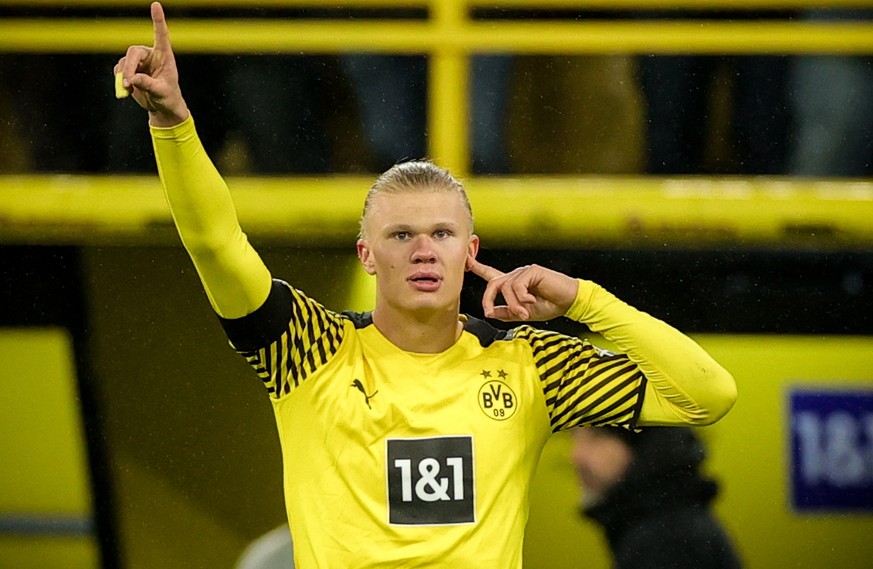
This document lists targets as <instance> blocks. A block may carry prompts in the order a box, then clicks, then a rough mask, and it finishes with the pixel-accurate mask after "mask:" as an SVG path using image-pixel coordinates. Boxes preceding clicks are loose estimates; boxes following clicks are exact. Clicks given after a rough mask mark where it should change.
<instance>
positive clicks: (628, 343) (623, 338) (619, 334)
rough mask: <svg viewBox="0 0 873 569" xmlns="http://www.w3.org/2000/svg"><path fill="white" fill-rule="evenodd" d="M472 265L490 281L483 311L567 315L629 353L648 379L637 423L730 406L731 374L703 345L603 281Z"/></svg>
mask: <svg viewBox="0 0 873 569" xmlns="http://www.w3.org/2000/svg"><path fill="white" fill-rule="evenodd" d="M468 268H469V270H470V271H472V272H473V273H475V274H477V275H479V276H480V277H482V278H484V279H485V280H487V281H488V285H487V287H486V289H485V293H484V295H483V299H482V306H483V308H484V311H485V316H488V317H490V318H497V319H499V320H504V321H519V320H521V321H524V320H540V321H542V320H548V319H551V318H555V317H557V316H561V315H565V316H567V317H568V318H571V319H573V320H576V321H577V322H582V323H583V324H585V325H587V326H588V327H589V328H590V329H591V331H592V332H598V333H600V334H602V335H603V337H604V338H606V339H607V340H609V341H611V342H614V343H615V344H616V346H618V348H619V349H620V350H621V351H622V352H623V353H625V354H627V356H628V358H630V360H631V361H633V362H634V363H635V364H636V365H637V367H639V369H640V371H642V372H643V375H645V376H646V379H647V380H648V381H647V383H646V391H645V395H644V398H643V406H642V409H641V411H640V416H639V421H638V422H637V425H638V426H653V425H677V424H691V425H708V424H711V423H714V422H715V421H717V420H719V419H720V418H721V417H723V416H724V415H725V414H726V413H727V412H728V411H729V410H730V409H731V407H732V406H733V404H734V401H735V400H736V396H737V388H736V383H735V382H734V379H733V377H732V376H731V374H730V373H728V371H727V370H725V369H724V368H723V367H722V366H721V365H719V364H718V363H717V362H716V361H715V360H714V359H713V358H712V357H711V356H710V355H709V354H708V353H707V352H706V351H705V350H704V349H703V348H701V347H700V346H699V345H698V344H697V343H695V342H694V341H693V340H692V339H691V338H689V337H688V336H686V335H685V334H683V333H681V332H679V331H678V330H676V329H675V328H673V327H672V326H670V325H669V324H667V323H665V322H663V321H661V320H659V319H657V318H654V317H653V316H651V315H649V314H646V313H645V312H641V311H639V310H637V309H636V308H634V307H632V306H630V305H628V304H626V303H624V302H622V301H621V300H619V299H618V298H616V297H615V296H613V295H612V294H610V293H609V292H607V291H606V290H604V289H603V288H602V287H600V286H599V285H597V284H595V283H593V282H591V281H585V280H578V279H573V278H571V277H568V276H567V275H564V274H562V273H559V272H557V271H553V270H551V269H546V268H544V267H540V266H537V265H531V266H527V267H521V268H519V269H516V270H514V271H512V272H509V273H502V272H501V271H499V270H497V269H494V268H493V267H489V266H487V265H483V264H482V263H479V262H478V261H470V262H469V266H468ZM498 293H499V294H501V295H502V296H503V297H504V300H505V301H506V304H505V305H503V306H495V304H494V303H495V299H496V298H497V295H498Z"/></svg>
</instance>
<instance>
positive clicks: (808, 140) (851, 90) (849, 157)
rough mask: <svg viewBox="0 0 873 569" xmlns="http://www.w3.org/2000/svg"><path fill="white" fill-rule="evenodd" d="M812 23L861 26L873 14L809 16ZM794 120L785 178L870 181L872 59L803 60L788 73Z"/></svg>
mask: <svg viewBox="0 0 873 569" xmlns="http://www.w3.org/2000/svg"><path fill="white" fill-rule="evenodd" d="M804 18H805V19H807V20H810V21H847V22H852V21H864V20H871V19H873V10H810V11H808V12H806V13H805V14H804ZM789 84H790V94H789V100H790V104H791V109H792V113H793V116H794V126H793V129H792V134H791V147H790V155H789V162H788V173H789V174H793V175H797V176H822V177H827V176H832V177H864V176H870V175H873V105H871V104H870V101H873V57H871V56H869V55H858V56H849V55H840V54H836V55H802V56H798V57H796V58H795V59H794V61H793V65H792V67H791V72H790V79H789Z"/></svg>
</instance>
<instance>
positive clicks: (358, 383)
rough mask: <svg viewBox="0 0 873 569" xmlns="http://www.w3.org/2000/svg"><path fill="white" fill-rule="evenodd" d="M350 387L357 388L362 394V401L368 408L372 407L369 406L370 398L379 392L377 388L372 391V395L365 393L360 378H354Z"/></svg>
mask: <svg viewBox="0 0 873 569" xmlns="http://www.w3.org/2000/svg"><path fill="white" fill-rule="evenodd" d="M352 387H354V388H355V389H357V390H358V391H360V392H361V393H363V394H364V403H366V404H367V407H368V408H370V409H372V407H371V406H370V399H372V398H373V397H375V396H376V394H377V393H379V390H378V389H377V390H376V391H374V392H373V393H372V395H367V390H366V389H364V384H363V383H361V380H360V379H356V380H354V381H353V382H352Z"/></svg>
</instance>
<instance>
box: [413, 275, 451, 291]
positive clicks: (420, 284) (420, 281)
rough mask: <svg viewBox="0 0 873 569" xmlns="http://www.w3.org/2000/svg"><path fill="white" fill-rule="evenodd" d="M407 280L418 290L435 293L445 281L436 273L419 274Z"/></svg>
mask: <svg viewBox="0 0 873 569" xmlns="http://www.w3.org/2000/svg"><path fill="white" fill-rule="evenodd" d="M406 280H407V281H408V282H409V283H411V284H412V286H413V287H414V288H416V289H417V290H422V291H434V290H436V289H438V288H439V286H440V283H442V280H443V279H442V277H440V276H439V275H437V274H436V273H425V272H418V273H415V274H414V275H412V276H410V277H409V278H408V279H406Z"/></svg>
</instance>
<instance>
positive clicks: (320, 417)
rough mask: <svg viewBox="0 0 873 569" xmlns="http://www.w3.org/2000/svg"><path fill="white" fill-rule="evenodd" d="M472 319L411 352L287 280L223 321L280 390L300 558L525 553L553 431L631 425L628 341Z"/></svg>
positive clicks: (499, 559) (363, 317) (380, 559)
mask: <svg viewBox="0 0 873 569" xmlns="http://www.w3.org/2000/svg"><path fill="white" fill-rule="evenodd" d="M462 318H463V317H462ZM464 320H465V330H464V332H463V333H462V335H461V337H460V339H459V340H458V341H457V342H456V343H455V344H454V345H453V346H452V347H451V348H449V349H448V350H446V351H444V352H442V353H439V354H418V353H410V352H406V351H403V350H401V349H399V348H397V347H396V346H395V345H394V344H392V343H391V342H390V341H389V340H388V339H386V338H385V337H384V336H383V335H382V334H381V333H380V332H379V330H378V329H377V328H376V327H375V326H374V325H373V324H372V320H371V318H370V316H369V314H350V313H345V314H338V313H335V312H332V311H330V310H327V309H325V308H324V307H323V306H321V305H320V304H318V303H317V302H316V301H314V300H313V299H311V298H309V297H307V296H306V295H305V294H303V293H302V292H300V291H298V290H295V289H293V288H291V287H290V286H289V285H287V284H286V283H284V282H282V281H278V280H276V281H274V283H273V288H272V291H271V293H270V296H269V298H268V299H267V302H265V303H264V305H263V306H262V307H261V308H260V309H258V310H257V311H256V312H254V313H252V314H250V315H248V316H245V317H243V318H240V319H236V320H223V321H222V322H223V324H224V326H225V329H226V331H227V333H228V337H229V338H230V340H231V343H232V344H233V346H234V347H235V348H236V349H237V350H239V351H240V352H241V353H242V354H243V355H244V357H245V358H246V359H247V360H248V362H249V363H250V364H251V365H252V367H253V368H254V369H255V370H256V372H257V373H258V375H259V376H260V377H261V379H262V380H263V381H264V383H265V385H266V387H267V389H268V391H269V392H270V393H271V395H272V402H273V408H274V411H275V416H276V422H277V426H278V429H279V438H280V441H281V446H282V454H283V462H284V478H285V480H284V487H285V502H286V508H287V510H288V519H289V522H290V525H291V528H292V536H293V541H294V550H295V556H296V563H297V566H298V567H299V568H301V569H310V568H337V569H339V568H342V569H352V568H360V569H363V568H366V567H379V568H387V567H397V568H400V567H410V568H411V567H451V568H453V569H460V568H466V567H470V568H473V567H491V568H501V569H504V568H506V569H509V568H519V567H521V560H522V543H523V536H524V527H525V524H526V522H527V517H528V488H529V485H530V481H531V478H532V477H533V475H534V472H535V469H536V465H537V462H538V459H539V456H540V453H541V451H542V448H543V445H544V444H545V442H546V440H547V439H548V437H549V435H550V434H551V433H552V432H554V431H558V430H560V429H564V428H568V427H573V426H576V425H580V424H595V425H599V424H618V425H626V426H632V425H634V423H635V420H636V417H637V414H638V413H639V409H640V405H641V403H642V393H643V391H644V386H645V381H646V380H645V378H644V376H643V374H642V373H641V372H640V370H639V369H638V368H637V366H636V365H635V364H634V363H633V362H631V361H630V360H629V359H628V358H627V356H625V355H616V354H612V353H609V352H606V351H603V350H599V349H598V348H596V347H594V346H592V345H591V344H590V343H588V342H587V341H584V340H581V339H579V338H575V337H569V336H565V335H561V334H558V333H554V332H546V331H541V330H537V329H535V328H532V327H530V326H526V325H525V326H520V327H518V328H514V329H512V330H509V331H502V330H498V329H496V328H494V327H492V326H491V325H489V324H487V323H486V322H484V321H482V320H478V319H474V318H464Z"/></svg>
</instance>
